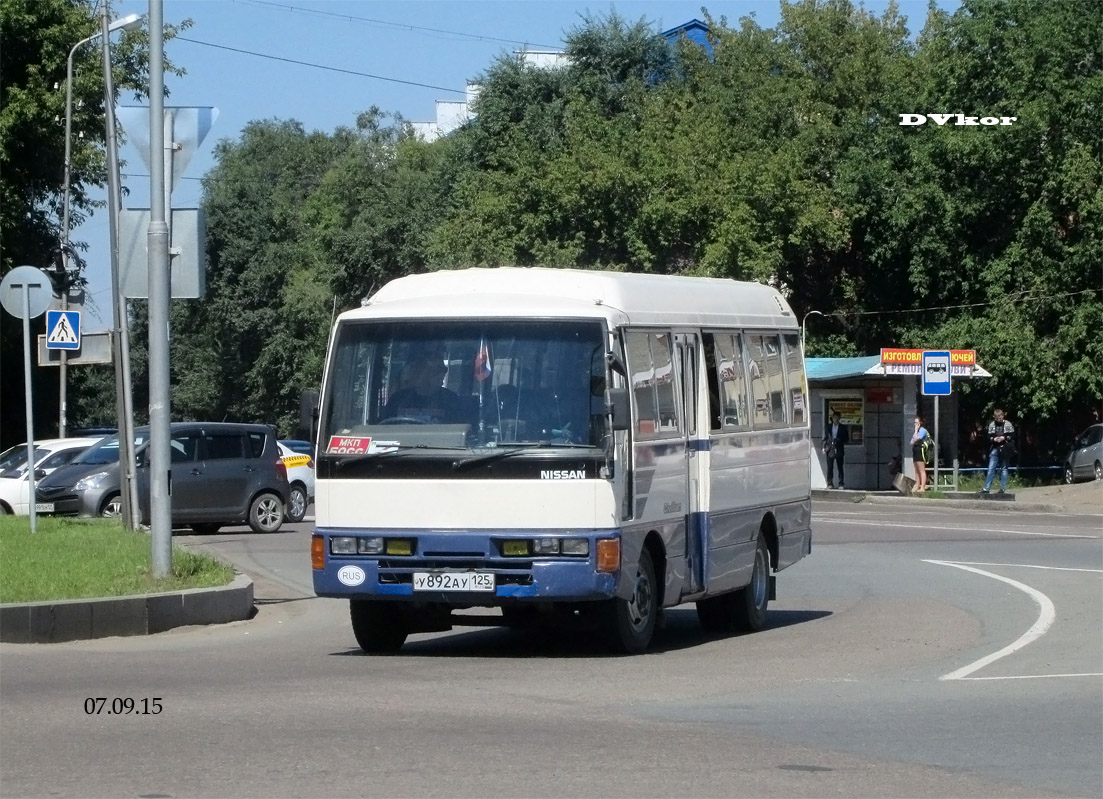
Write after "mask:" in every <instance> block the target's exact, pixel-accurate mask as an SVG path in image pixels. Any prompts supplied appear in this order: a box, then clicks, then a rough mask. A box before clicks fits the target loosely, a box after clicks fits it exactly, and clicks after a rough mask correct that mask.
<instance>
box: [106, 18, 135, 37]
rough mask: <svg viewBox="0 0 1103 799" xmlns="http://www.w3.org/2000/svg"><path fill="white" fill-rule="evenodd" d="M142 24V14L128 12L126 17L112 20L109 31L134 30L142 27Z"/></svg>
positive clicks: (108, 27)
mask: <svg viewBox="0 0 1103 799" xmlns="http://www.w3.org/2000/svg"><path fill="white" fill-rule="evenodd" d="M141 26H142V15H141V14H127V15H126V16H125V17H119V18H118V19H116V20H112V21H111V22H110V23H109V24H108V26H107V31H108V33H111V32H113V31H119V30H124V31H132V30H134V29H135V28H140V27H141Z"/></svg>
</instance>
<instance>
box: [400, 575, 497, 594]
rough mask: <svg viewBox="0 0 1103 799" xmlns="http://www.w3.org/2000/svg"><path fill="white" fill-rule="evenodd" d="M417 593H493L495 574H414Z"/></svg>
mask: <svg viewBox="0 0 1103 799" xmlns="http://www.w3.org/2000/svg"><path fill="white" fill-rule="evenodd" d="M414 590H415V591H493V590H494V572H414Z"/></svg>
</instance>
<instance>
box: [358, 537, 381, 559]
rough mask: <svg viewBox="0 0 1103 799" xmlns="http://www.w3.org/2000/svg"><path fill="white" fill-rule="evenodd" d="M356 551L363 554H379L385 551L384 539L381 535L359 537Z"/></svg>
mask: <svg viewBox="0 0 1103 799" xmlns="http://www.w3.org/2000/svg"><path fill="white" fill-rule="evenodd" d="M356 551H357V552H358V553H360V554H361V555H379V554H381V553H382V552H383V539H382V538H380V537H379V536H374V537H372V538H359V539H357V545H356Z"/></svg>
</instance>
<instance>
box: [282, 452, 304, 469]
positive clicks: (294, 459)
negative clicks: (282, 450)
mask: <svg viewBox="0 0 1103 799" xmlns="http://www.w3.org/2000/svg"><path fill="white" fill-rule="evenodd" d="M283 463H284V465H285V466H286V467H287V468H288V469H293V468H294V467H296V466H306V465H307V464H308V463H310V456H309V455H284V456H283Z"/></svg>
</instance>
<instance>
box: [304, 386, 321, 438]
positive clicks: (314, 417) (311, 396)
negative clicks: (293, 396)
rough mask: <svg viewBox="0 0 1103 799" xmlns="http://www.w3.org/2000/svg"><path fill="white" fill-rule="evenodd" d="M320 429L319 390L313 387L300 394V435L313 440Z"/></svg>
mask: <svg viewBox="0 0 1103 799" xmlns="http://www.w3.org/2000/svg"><path fill="white" fill-rule="evenodd" d="M317 429H318V392H317V391H314V390H313V389H310V390H307V391H304V392H302V394H300V395H299V435H300V436H301V437H302V438H305V439H306V440H307V441H311V442H313V441H314V439H315V433H316V432H317Z"/></svg>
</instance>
